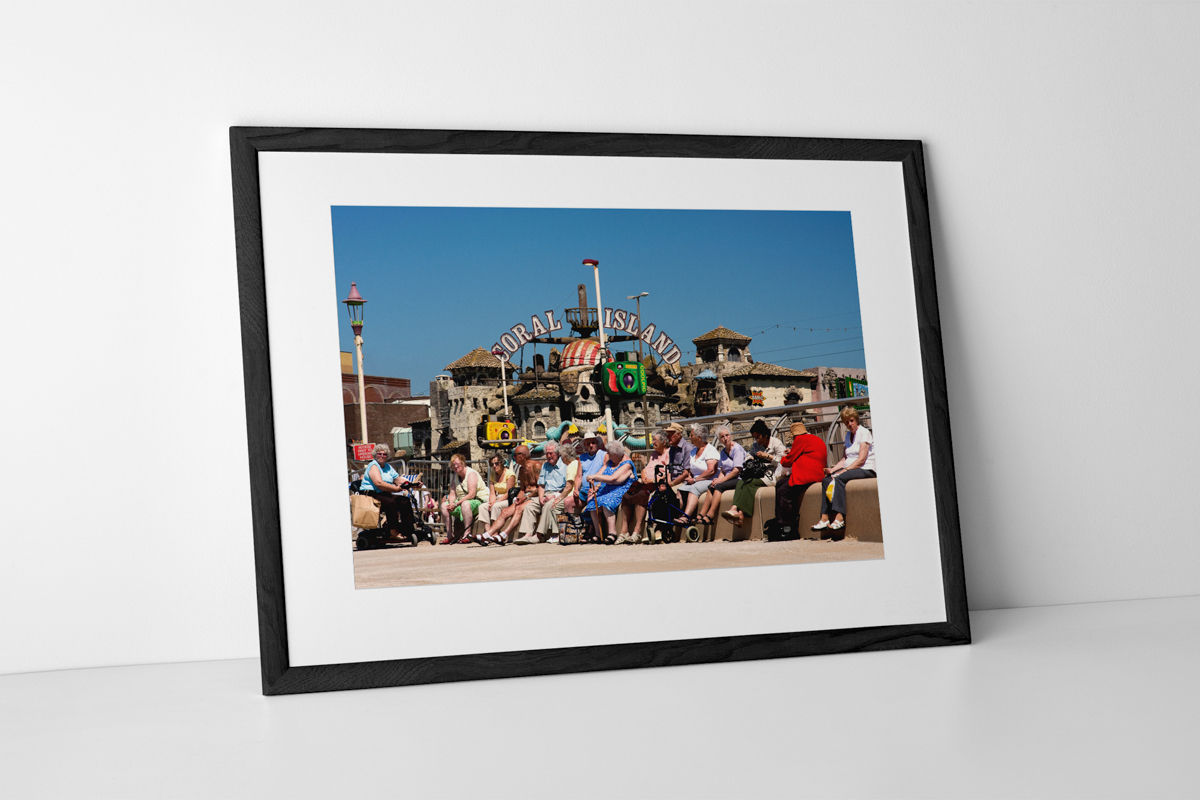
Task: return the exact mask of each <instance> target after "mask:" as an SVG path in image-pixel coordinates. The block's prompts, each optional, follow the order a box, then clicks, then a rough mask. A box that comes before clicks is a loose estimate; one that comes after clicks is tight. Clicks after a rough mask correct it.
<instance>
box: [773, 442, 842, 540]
mask: <svg viewBox="0 0 1200 800" xmlns="http://www.w3.org/2000/svg"><path fill="white" fill-rule="evenodd" d="M791 432H792V448H791V449H790V450H789V451H788V453H787V455H785V456H784V457H783V458H782V459H780V461H779V463H780V464H783V465H784V466H785V467H791V468H792V474H791V475H789V476H788V481H787V486H776V487H775V518H776V519H778V520H779V521H780V522H782V523H783V527H784V530H786V531H788V532H791V531H794V530H797V529H798V527H799V520H798V518H799V516H800V501H801V500H802V499H804V492H805V491H807V490H808V487H809V486H812V485H813V484H814V483H820V482H821V479H822V478H824V477H825V467H826V465H827V464H828V463H829V462H828V456H827V450H826V447H825V442H824V441H823V440H822V439H821V437H820V436H817V435H815V434H812V433H809V432H808V428H805V427H804V423H803V422H793V423H792V428H791Z"/></svg>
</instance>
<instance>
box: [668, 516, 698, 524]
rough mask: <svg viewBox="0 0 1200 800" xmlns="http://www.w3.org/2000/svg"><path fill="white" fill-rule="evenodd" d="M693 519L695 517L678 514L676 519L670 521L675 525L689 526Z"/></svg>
mask: <svg viewBox="0 0 1200 800" xmlns="http://www.w3.org/2000/svg"><path fill="white" fill-rule="evenodd" d="M693 519H695V517H691V516H688V515H687V514H680V515H679V516H678V517H676V518H675V519H673V520H671V521H672V522H674V523H675V524H676V525H691V524H692V520H693Z"/></svg>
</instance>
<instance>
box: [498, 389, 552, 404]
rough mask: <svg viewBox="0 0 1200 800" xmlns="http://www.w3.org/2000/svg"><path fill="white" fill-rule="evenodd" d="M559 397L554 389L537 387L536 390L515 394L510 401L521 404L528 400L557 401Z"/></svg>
mask: <svg viewBox="0 0 1200 800" xmlns="http://www.w3.org/2000/svg"><path fill="white" fill-rule="evenodd" d="M561 397H562V395H561V394H560V393H559V392H557V391H556V390H554V389H544V388H541V387H538V388H536V389H530V390H529V391H527V392H521V393H520V394H515V395H513V396H512V397H511V398H510V399H511V400H512V401H513V402H514V403H521V402H525V401H528V400H559V399H561Z"/></svg>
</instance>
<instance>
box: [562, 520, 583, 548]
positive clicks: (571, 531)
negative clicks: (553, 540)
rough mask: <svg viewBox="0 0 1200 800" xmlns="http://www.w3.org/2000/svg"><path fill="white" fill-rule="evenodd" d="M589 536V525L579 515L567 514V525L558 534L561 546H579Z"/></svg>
mask: <svg viewBox="0 0 1200 800" xmlns="http://www.w3.org/2000/svg"><path fill="white" fill-rule="evenodd" d="M586 534H587V525H586V524H584V521H583V517H581V516H580V515H578V514H567V521H566V524H564V525H563V528H562V530H561V531H559V532H558V543H559V544H579V543H580V542H582V541H583V537H584V536H585V535H586Z"/></svg>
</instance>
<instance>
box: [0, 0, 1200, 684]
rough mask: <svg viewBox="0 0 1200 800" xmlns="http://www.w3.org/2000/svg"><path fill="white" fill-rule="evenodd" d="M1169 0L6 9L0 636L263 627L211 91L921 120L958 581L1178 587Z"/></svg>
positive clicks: (436, 121)
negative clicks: (953, 474) (959, 540)
mask: <svg viewBox="0 0 1200 800" xmlns="http://www.w3.org/2000/svg"><path fill="white" fill-rule="evenodd" d="M1198 23H1200V8H1197V6H1196V5H1195V4H1189V3H1162V4H1158V3H1140V2H1117V3H1106V4H1103V5H1099V4H1097V5H1091V4H1082V3H1079V4H1075V3H1060V2H1053V3H1051V2H996V3H955V2H931V3H906V4H899V3H897V4H891V3H857V4H855V3H851V4H847V3H832V2H831V3H799V2H741V3H737V4H730V3H726V2H714V1H712V0H706V2H674V3H665V2H659V3H649V2H620V3H599V4H597V3H579V2H572V3H564V2H561V1H560V0H554V1H552V0H547V1H546V2H529V1H527V0H526V1H517V2H509V3H503V4H500V3H487V2H461V3H454V4H450V3H411V2H406V3H398V2H383V1H382V0H368V1H366V2H343V3H338V4H336V6H335V4H332V3H330V4H317V3H309V4H307V5H306V6H302V5H297V4H291V3H282V2H278V3H265V2H245V1H244V0H239V2H236V3H235V2H220V3H206V4H203V5H202V6H193V7H191V8H190V9H189V8H188V7H183V6H178V5H176V4H152V3H133V2H121V1H120V0H114V2H109V3H101V4H93V3H82V2H73V3H58V4H55V3H47V4H42V5H35V4H23V5H21V6H20V7H17V8H14V9H10V10H9V11H8V12H7V13H6V14H5V25H4V27H3V28H2V29H0V74H2V75H3V79H2V83H0V86H2V87H3V96H2V98H0V100H2V103H3V105H2V106H0V107H2V108H3V110H4V116H5V124H4V125H3V126H0V145H2V147H3V153H4V170H3V173H4V176H3V190H2V191H0V211H2V213H0V242H2V243H3V244H2V246H3V250H2V252H3V259H2V262H0V263H3V267H4V278H5V280H4V287H5V292H4V297H5V302H4V313H3V315H0V326H3V327H2V329H0V333H2V336H3V341H4V343H5V353H6V355H7V358H6V360H7V362H8V363H9V364H10V369H9V379H8V380H7V381H6V382H5V384H6V390H5V391H4V392H3V393H0V398H2V399H0V419H2V420H3V426H4V435H3V447H2V448H0V450H2V453H0V459H2V467H0V469H2V470H3V472H2V478H3V483H2V485H3V493H4V495H3V503H2V507H3V511H2V512H0V513H2V516H0V529H2V531H3V540H2V541H3V543H4V551H3V556H2V558H0V609H3V612H0V642H2V643H3V644H2V645H0V672H14V671H24V670H39V669H53V668H60V667H77V666H92V665H102V664H125V663H138V662H152V661H176V660H191V659H214V658H228V657H241V656H251V655H254V654H256V653H257V628H256V621H255V608H254V589H253V586H254V580H253V564H252V553H251V545H250V528H249V492H248V489H247V467H246V463H247V459H246V443H245V428H244V421H243V405H242V404H243V396H242V394H243V393H242V383H241V361H240V340H239V333H238V306H237V295H236V280H235V262H234V247H233V222H232V214H231V201H230V194H231V193H230V180H229V154H228V144H227V127H228V126H229V125H319V126H335V127H436V128H454V127H463V128H495V129H516V130H526V129H528V130H579V131H588V130H595V131H648V132H665V133H706V134H770V135H787V136H842V137H866V138H870V137H878V138H917V139H922V140H924V142H925V145H926V157H927V168H928V175H929V182H930V202H931V208H932V214H933V228H934V246H935V254H936V261H937V268H938V280H939V294H940V298H941V312H942V322H943V333H944V335H945V340H946V357H947V370H948V378H949V384H950V398H951V408H952V417H953V425H954V431H955V449H956V453H957V460H958V484H959V500H960V509H961V515H962V529H963V537H964V543H965V550H966V559H967V572H968V590H969V593H970V597H971V603H972V606H973V607H974V608H994V607H1006V606H1022V605H1037V604H1050V603H1069V602H1080V601H1094V600H1108V599H1121V598H1135V597H1150V596H1164V595H1182V594H1195V593H1198V592H1200V570H1197V568H1196V567H1197V564H1198V563H1200V558H1198V556H1200V544H1198V543H1197V542H1198V538H1197V536H1196V528H1197V525H1196V523H1195V520H1194V517H1193V514H1192V513H1191V509H1192V507H1193V506H1194V503H1192V502H1191V499H1192V497H1193V496H1194V494H1195V492H1196V486H1195V485H1194V483H1192V482H1189V481H1187V480H1185V476H1186V474H1189V473H1190V474H1194V473H1195V469H1194V467H1192V465H1191V461H1192V454H1193V453H1194V452H1195V451H1196V450H1197V444H1198V441H1197V434H1196V433H1195V431H1194V430H1192V429H1191V428H1187V427H1180V426H1178V425H1176V424H1175V423H1174V422H1173V418H1174V416H1175V413H1176V412H1177V411H1178V410H1180V409H1181V408H1188V407H1190V406H1191V405H1192V404H1193V403H1194V398H1195V396H1196V392H1197V388H1198V380H1197V377H1196V374H1195V371H1194V370H1192V369H1190V365H1191V364H1192V363H1193V362H1194V361H1195V358H1194V357H1192V356H1191V355H1190V352H1189V350H1188V346H1189V345H1190V343H1191V339H1192V338H1193V337H1191V336H1189V335H1188V334H1190V333H1193V332H1194V331H1195V329H1196V325H1195V321H1194V320H1195V313H1194V310H1193V306H1194V297H1195V296H1196V294H1197V291H1198V290H1200V278H1198V277H1197V271H1196V269H1195V267H1196V253H1197V252H1200V225H1197V224H1196V221H1197V220H1198V219H1200V199H1198V198H1200V194H1198V193H1197V191H1196V188H1195V187H1196V186H1197V185H1198V184H1200V156H1198V155H1197V152H1198V151H1197V149H1196V147H1195V146H1194V138H1195V132H1196V130H1197V128H1198V125H1197V123H1198V122H1200V116H1198V113H1197V110H1196V102H1195V100H1196V96H1195V92H1194V89H1193V84H1194V79H1195V76H1196V75H1197V74H1200V55H1198V51H1197V49H1196V48H1195V47H1194V39H1195V33H1196V31H1197V30H1198ZM1114 374H1115V375H1116V376H1119V377H1118V378H1117V379H1116V380H1114ZM1114 386H1128V387H1132V391H1131V392H1130V393H1129V394H1126V393H1123V392H1119V391H1117V390H1114V388H1113V387H1114ZM1030 408H1036V409H1038V412H1037V415H1036V416H1033V417H1026V416H1025V414H1026V413H1027V411H1028V409H1030ZM1147 409H1149V411H1147ZM1176 463H1180V466H1178V467H1175V466H1173V465H1174V464H1176ZM164 476H166V477H164Z"/></svg>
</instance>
